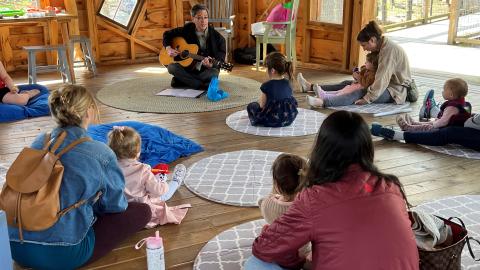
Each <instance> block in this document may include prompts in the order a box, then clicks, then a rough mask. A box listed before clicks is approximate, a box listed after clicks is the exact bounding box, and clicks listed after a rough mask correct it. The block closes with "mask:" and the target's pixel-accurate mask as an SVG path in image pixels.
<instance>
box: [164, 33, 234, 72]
mask: <svg viewBox="0 0 480 270" xmlns="http://www.w3.org/2000/svg"><path fill="white" fill-rule="evenodd" d="M171 47H172V48H173V49H175V50H177V51H178V52H180V53H179V54H178V55H177V56H175V57H171V56H170V55H168V52H167V49H166V48H162V50H161V51H160V56H159V60H160V63H161V64H162V65H164V66H167V65H169V64H172V63H179V64H180V65H181V66H182V67H189V66H190V65H192V62H193V60H197V61H202V60H203V59H204V58H205V56H201V55H198V54H197V53H198V45H197V44H188V43H187V42H186V41H185V39H184V38H182V37H175V38H173V41H172V45H171ZM212 64H213V66H214V67H219V68H221V69H224V70H226V71H232V69H233V64H231V63H226V62H223V61H220V60H217V59H213V62H212Z"/></svg>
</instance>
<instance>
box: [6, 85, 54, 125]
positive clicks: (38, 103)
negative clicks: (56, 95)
mask: <svg viewBox="0 0 480 270" xmlns="http://www.w3.org/2000/svg"><path fill="white" fill-rule="evenodd" d="M18 89H19V90H20V92H22V91H26V90H32V89H38V90H40V94H38V95H37V96H35V97H33V98H32V99H30V100H29V101H28V103H27V105H25V106H21V105H12V104H3V103H0V122H10V121H17V120H22V119H26V118H30V117H37V116H45V115H49V114H50V109H49V108H48V95H49V91H48V88H46V87H45V86H43V85H39V84H24V85H19V86H18Z"/></svg>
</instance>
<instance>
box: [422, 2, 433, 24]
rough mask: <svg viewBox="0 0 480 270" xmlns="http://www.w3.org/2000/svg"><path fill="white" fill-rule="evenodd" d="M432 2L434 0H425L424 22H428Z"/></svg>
mask: <svg viewBox="0 0 480 270" xmlns="http://www.w3.org/2000/svg"><path fill="white" fill-rule="evenodd" d="M431 3H433V0H423V23H428V20H429V15H430V4H431Z"/></svg>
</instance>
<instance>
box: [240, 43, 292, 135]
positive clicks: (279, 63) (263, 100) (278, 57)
mask: <svg viewBox="0 0 480 270" xmlns="http://www.w3.org/2000/svg"><path fill="white" fill-rule="evenodd" d="M265 63H266V65H267V70H268V77H269V78H270V80H269V81H268V82H265V83H263V84H262V86H260V90H261V91H262V95H261V96H260V100H259V102H252V103H250V104H248V106H247V112H248V118H250V123H251V124H252V126H264V127H285V126H289V125H291V124H292V123H293V121H294V120H295V117H297V114H298V111H297V107H298V104H297V100H296V99H295V98H294V97H293V95H292V93H293V91H292V86H291V84H290V80H291V79H292V74H293V71H292V62H288V61H287V59H286V57H285V56H284V55H283V54H281V53H279V52H272V53H270V54H269V55H268V56H267V58H266V59H265ZM285 74H286V75H287V76H288V79H286V78H285V77H284V75H285Z"/></svg>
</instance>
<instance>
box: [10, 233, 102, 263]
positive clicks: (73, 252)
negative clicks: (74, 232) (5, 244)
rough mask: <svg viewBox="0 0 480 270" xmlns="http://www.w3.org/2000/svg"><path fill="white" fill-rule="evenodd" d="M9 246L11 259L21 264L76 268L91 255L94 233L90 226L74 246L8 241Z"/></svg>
mask: <svg viewBox="0 0 480 270" xmlns="http://www.w3.org/2000/svg"><path fill="white" fill-rule="evenodd" d="M10 246H11V248H12V255H13V259H14V260H15V261H16V262H17V263H18V264H20V265H22V266H26V267H33V268H35V269H59V270H60V269H61V270H63V269H76V268H78V267H80V266H82V265H83V264H85V263H86V262H87V261H88V259H90V257H91V256H92V254H93V249H94V246H95V234H94V231H93V229H92V228H90V230H89V231H88V233H87V235H86V237H85V238H84V239H83V240H82V241H81V242H80V243H79V244H77V245H74V246H48V245H39V244H31V243H23V244H21V243H19V242H10ZM52 258H55V260H53V259H52Z"/></svg>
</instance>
